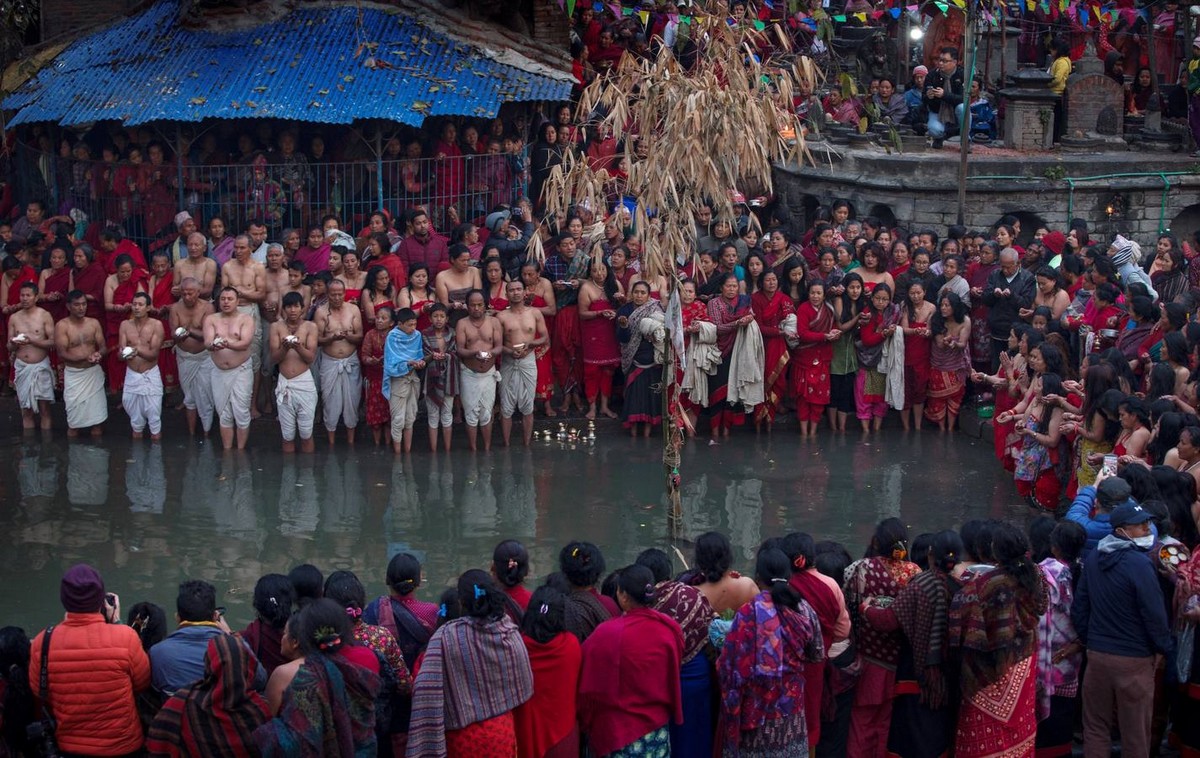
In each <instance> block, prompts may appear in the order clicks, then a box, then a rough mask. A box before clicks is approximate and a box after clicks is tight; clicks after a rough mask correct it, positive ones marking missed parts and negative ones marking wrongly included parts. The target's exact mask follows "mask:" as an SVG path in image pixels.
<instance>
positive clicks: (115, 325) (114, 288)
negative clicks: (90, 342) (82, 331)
mask: <svg viewBox="0 0 1200 758" xmlns="http://www.w3.org/2000/svg"><path fill="white" fill-rule="evenodd" d="M115 263H116V268H117V272H116V273H115V274H113V275H112V276H110V277H108V280H107V281H106V282H105V283H104V342H105V347H106V348H107V349H108V355H107V356H106V357H105V360H104V373H106V374H107V375H108V388H109V390H110V391H111V392H113V393H117V392H120V391H121V390H122V389H123V388H124V387H125V362H124V361H122V360H121V356H120V354H119V353H118V352H117V335H118V333H119V332H120V331H121V322H123V321H124V320H125V319H127V318H129V311H130V310H131V309H130V303H132V302H133V296H134V295H136V294H137V293H139V292H144V291H145V289H146V287H145V284H146V272H145V271H143V270H142V269H140V268H134V266H133V259H132V258H130V257H129V256H128V255H119V256H117V260H116V261H115Z"/></svg>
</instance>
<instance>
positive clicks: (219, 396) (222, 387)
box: [204, 248, 254, 450]
mask: <svg viewBox="0 0 1200 758" xmlns="http://www.w3.org/2000/svg"><path fill="white" fill-rule="evenodd" d="M247 250H248V248H247ZM229 263H233V261H230V262H229ZM228 266H229V264H226V268H228ZM239 294H240V292H239V291H238V290H236V289H234V288H233V287H224V288H222V289H221V294H220V296H219V297H218V298H217V306H218V308H220V310H219V311H218V312H216V313H213V314H210V315H209V316H207V317H205V319H204V346H205V348H207V349H208V351H209V353H211V354H212V362H213V369H212V393H213V406H214V407H215V408H216V411H217V415H218V416H219V418H220V424H221V444H222V445H224V447H225V449H226V450H230V449H232V448H233V439H234V426H235V425H236V427H237V447H238V450H245V449H246V440H247V439H248V438H249V437H250V405H251V398H252V397H253V395H252V394H251V393H252V391H253V387H254V365H253V361H252V360H251V346H252V345H253V344H254V316H252V315H250V314H248V313H242V312H241V308H239V307H238V296H239Z"/></svg>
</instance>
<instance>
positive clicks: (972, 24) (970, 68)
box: [958, 0, 979, 225]
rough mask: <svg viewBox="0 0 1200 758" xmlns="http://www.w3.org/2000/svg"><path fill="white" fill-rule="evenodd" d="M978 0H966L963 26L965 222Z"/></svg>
mask: <svg viewBox="0 0 1200 758" xmlns="http://www.w3.org/2000/svg"><path fill="white" fill-rule="evenodd" d="M977 3H978V0H967V2H966V6H967V7H966V8H965V9H964V10H963V12H964V13H965V14H966V20H965V21H964V22H963V28H964V29H965V30H966V49H965V50H964V51H963V57H964V58H965V59H966V64H967V74H966V76H965V77H963V117H962V123H961V125H960V127H961V128H960V130H959V133H958V142H959V153H958V223H959V224H960V225H961V224H965V223H967V222H966V209H967V153H968V152H969V151H970V149H971V81H972V80H974V79H975V53H976V41H975V37H976V35H977V33H978V29H977V28H976V26H977V23H976V22H977V20H978V17H979V9H978V5H977Z"/></svg>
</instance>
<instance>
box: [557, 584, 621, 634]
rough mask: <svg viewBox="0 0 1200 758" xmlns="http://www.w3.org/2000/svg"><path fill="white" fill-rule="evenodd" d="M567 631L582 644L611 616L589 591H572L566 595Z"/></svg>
mask: <svg viewBox="0 0 1200 758" xmlns="http://www.w3.org/2000/svg"><path fill="white" fill-rule="evenodd" d="M566 612H567V613H566V615H567V631H568V632H570V633H571V634H574V635H575V636H576V637H578V638H579V641H580V642H583V641H584V640H586V639H587V638H588V635H590V634H591V633H592V632H593V631H594V630H595V628H596V627H597V626H599V625H600V624H602V623H603V622H605V621H608V620H609V619H610V618H612V614H611V613H609V612H608V609H607V608H605V607H604V604H603V603H601V602H600V599H599V598H598V597H596V595H595V594H593V593H592V591H591V590H590V589H585V590H574V591H573V592H571V593H569V594H568V595H567V607H566Z"/></svg>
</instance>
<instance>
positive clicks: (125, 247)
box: [104, 240, 146, 274]
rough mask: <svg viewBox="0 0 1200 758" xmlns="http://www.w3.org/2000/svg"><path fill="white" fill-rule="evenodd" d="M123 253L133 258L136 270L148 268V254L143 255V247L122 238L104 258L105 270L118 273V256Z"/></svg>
mask: <svg viewBox="0 0 1200 758" xmlns="http://www.w3.org/2000/svg"><path fill="white" fill-rule="evenodd" d="M122 255H128V256H129V257H130V258H132V259H133V270H134V271H138V270H139V269H142V270H144V269H145V268H146V256H144V255H142V250H141V248H139V247H138V246H137V245H135V244H133V243H132V242H130V241H129V240H121V241H120V242H118V243H117V247H116V248H115V249H114V250H113V251H112V252H111V253H109V254H108V257H107V258H106V259H105V260H104V270H105V271H106V272H107V273H109V274H115V273H117V258H118V257H120V256H122Z"/></svg>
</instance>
